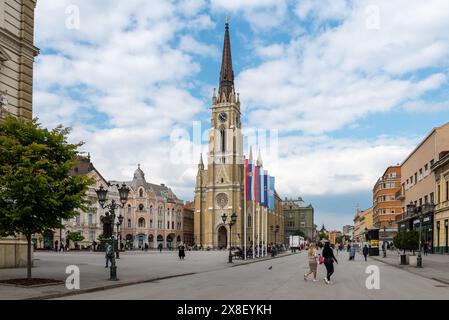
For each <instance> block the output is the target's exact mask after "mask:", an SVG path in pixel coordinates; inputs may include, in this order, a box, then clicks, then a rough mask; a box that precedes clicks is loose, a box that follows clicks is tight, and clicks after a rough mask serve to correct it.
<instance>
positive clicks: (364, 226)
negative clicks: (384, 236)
mask: <svg viewBox="0 0 449 320" xmlns="http://www.w3.org/2000/svg"><path fill="white" fill-rule="evenodd" d="M373 226H374V224H373V207H371V208H369V209H366V210H363V211H361V210H357V213H356V215H355V217H354V236H353V240H354V241H357V242H361V241H364V240H365V231H366V230H369V229H371V228H373Z"/></svg>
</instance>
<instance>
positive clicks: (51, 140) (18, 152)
mask: <svg viewBox="0 0 449 320" xmlns="http://www.w3.org/2000/svg"><path fill="white" fill-rule="evenodd" d="M69 133H70V129H69V128H64V127H62V126H58V127H56V128H55V129H53V130H48V129H46V128H42V127H41V125H40V124H39V123H38V121H37V119H33V120H25V119H17V118H15V117H8V118H6V119H5V121H4V122H2V123H0V235H1V236H10V235H11V236H15V235H18V234H23V235H25V236H26V238H27V240H28V243H29V247H30V243H31V236H32V235H33V234H40V233H43V232H44V231H46V230H54V229H56V228H62V227H63V226H62V225H61V221H62V220H63V219H70V218H72V217H74V216H75V215H76V214H78V213H77V212H76V209H80V210H82V211H85V210H86V209H87V204H88V202H87V200H86V198H85V197H84V196H85V193H86V191H87V188H88V185H89V184H91V183H92V181H91V180H90V179H89V178H88V177H86V176H81V175H80V176H71V175H69V172H70V170H71V169H72V168H73V167H74V165H75V159H76V157H77V155H78V151H77V150H78V147H80V146H81V145H82V143H78V144H71V143H68V142H67V137H68V134H69ZM29 251H30V249H29ZM29 259H30V253H29Z"/></svg>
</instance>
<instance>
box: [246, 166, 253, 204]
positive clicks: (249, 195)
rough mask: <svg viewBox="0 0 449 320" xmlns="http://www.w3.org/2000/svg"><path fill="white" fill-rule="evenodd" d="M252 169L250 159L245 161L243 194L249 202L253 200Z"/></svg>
mask: <svg viewBox="0 0 449 320" xmlns="http://www.w3.org/2000/svg"><path fill="white" fill-rule="evenodd" d="M253 175H254V169H253V163H252V160H251V159H249V160H248V159H246V160H245V179H246V180H245V183H246V185H245V192H246V200H247V201H251V200H254V192H253V190H254V182H253V180H254V178H253Z"/></svg>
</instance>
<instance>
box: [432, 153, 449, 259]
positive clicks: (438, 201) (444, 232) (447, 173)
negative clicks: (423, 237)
mask: <svg viewBox="0 0 449 320" xmlns="http://www.w3.org/2000/svg"><path fill="white" fill-rule="evenodd" d="M432 171H433V172H434V174H435V212H434V214H435V215H434V223H433V228H434V230H435V231H434V236H433V243H434V252H435V253H446V254H447V253H449V234H448V225H449V152H443V153H441V154H440V157H439V159H438V161H437V162H436V163H435V164H434V165H433V166H432Z"/></svg>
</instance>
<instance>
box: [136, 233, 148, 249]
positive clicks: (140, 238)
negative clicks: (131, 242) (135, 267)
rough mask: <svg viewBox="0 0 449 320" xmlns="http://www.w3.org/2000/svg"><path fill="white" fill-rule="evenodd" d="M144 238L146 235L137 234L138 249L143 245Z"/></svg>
mask: <svg viewBox="0 0 449 320" xmlns="http://www.w3.org/2000/svg"><path fill="white" fill-rule="evenodd" d="M145 238H146V236H145V235H144V234H139V235H138V236H137V245H138V247H139V249H142V248H143V247H144V245H145Z"/></svg>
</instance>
